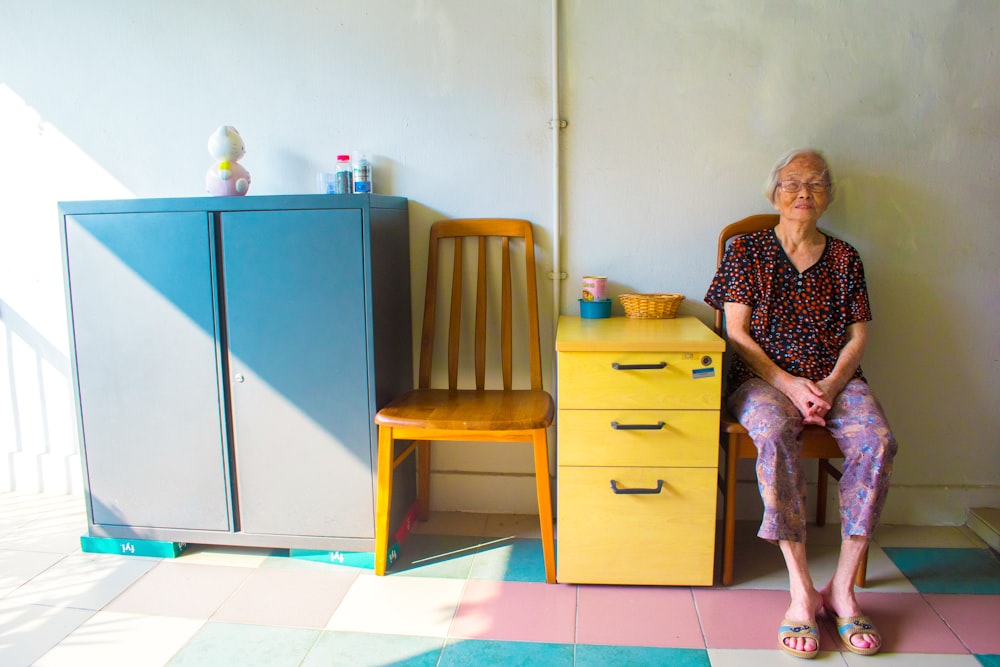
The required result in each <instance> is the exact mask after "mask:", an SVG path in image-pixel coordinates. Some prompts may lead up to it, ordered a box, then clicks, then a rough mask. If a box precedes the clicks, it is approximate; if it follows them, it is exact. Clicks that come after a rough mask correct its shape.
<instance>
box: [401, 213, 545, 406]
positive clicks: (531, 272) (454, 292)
mask: <svg viewBox="0 0 1000 667" xmlns="http://www.w3.org/2000/svg"><path fill="white" fill-rule="evenodd" d="M466 239H472V241H470V242H465V240H466ZM512 239H518V240H520V241H523V245H524V250H523V252H524V258H525V260H524V268H525V275H524V285H525V287H526V289H525V292H526V294H525V299H524V301H521V300H520V299H518V303H524V304H525V305H526V308H527V328H528V331H527V346H528V362H529V376H530V384H531V388H532V389H536V390H541V389H542V363H541V348H540V342H539V333H538V294H537V285H536V281H535V240H534V234H533V233H532V225H531V223H530V222H529V221H527V220H513V219H505V218H476V219H462V220H441V221H438V222H435V223H434V224H433V225H432V226H431V233H430V245H429V247H428V257H427V289H426V292H425V294H424V319H423V330H422V333H421V337H420V368H419V379H418V387H420V388H421V389H427V388H429V387H430V386H431V375H432V365H433V358H434V339H435V323H436V317H437V302H438V286H439V280H438V275H439V268H440V267H439V256H440V254H441V252H440V250H441V247H442V246H444V245H445V244H446V243H448V242H451V244H452V245H453V247H454V259H453V262H452V271H451V289H450V292H449V294H450V296H449V297H446V295H444V294H442V295H441V296H442V297H443V298H442V300H444V298H447V299H448V388H449V389H458V388H459V386H458V375H459V374H458V371H459V348H460V344H461V341H462V330H463V327H462V295H463V293H464V291H463V278H464V275H465V273H466V271H465V268H464V262H465V255H466V254H467V253H468V255H469V260H470V261H474V262H476V271H475V276H476V288H475V304H474V305H475V308H474V311H475V324H474V328H473V332H474V339H475V340H474V346H475V347H474V351H473V354H474V359H475V383H476V389H477V390H483V389H485V386H486V365H487V363H486V362H487V344H486V336H487V306H488V305H492V304H490V303H488V295H489V294H490V291H491V290H490V289H489V288H488V285H489V284H491V283H492V282H494V281H495V278H496V272H495V271H491V270H490V267H488V266H487V258H488V257H491V256H495V255H496V253H495V252H490V245H491V244H499V246H500V260H499V261H500V271H499V280H500V289H499V291H500V304H499V307H500V308H499V315H498V319H497V320H495V321H496V322H497V323H498V324H499V329H500V332H499V336H500V346H499V357H500V360H499V363H500V365H501V375H502V378H503V388H504V389H507V390H509V389H512V388H513V368H514V362H513V346H514V340H515V337H514V331H513V323H514V319H515V318H514V316H513V304H514V295H513V291H512V279H511V276H512V273H513V271H514V270H515V269H516V262H512V261H511V241H512ZM470 274H471V272H470Z"/></svg>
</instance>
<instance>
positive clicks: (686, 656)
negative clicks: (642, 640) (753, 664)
mask: <svg viewBox="0 0 1000 667" xmlns="http://www.w3.org/2000/svg"><path fill="white" fill-rule="evenodd" d="M711 664H712V663H711V661H710V660H709V658H708V651H705V650H704V649H694V648H656V647H651V646H592V645H589V644H578V645H577V647H576V667H605V666H606V665H628V667H663V665H670V667H711Z"/></svg>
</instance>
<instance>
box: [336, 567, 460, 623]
mask: <svg viewBox="0 0 1000 667" xmlns="http://www.w3.org/2000/svg"><path fill="white" fill-rule="evenodd" d="M464 588H465V581H464V580H461V579H431V578H421V577H398V576H396V577H393V576H389V577H376V576H374V575H362V576H359V577H358V578H357V580H356V581H355V582H354V585H353V586H351V589H350V590H349V591H348V592H347V595H345V596H344V600H343V601H342V602H341V603H340V606H339V607H337V610H336V611H335V612H333V616H332V617H331V618H330V622H329V623H328V624H327V626H326V629H327V630H343V631H349V632H378V633H382V634H396V635H420V636H425V637H445V636H447V634H448V628H449V627H450V626H451V621H452V619H453V618H454V616H455V611H456V610H457V609H458V603H459V601H460V600H461V597H462V591H463V590H464Z"/></svg>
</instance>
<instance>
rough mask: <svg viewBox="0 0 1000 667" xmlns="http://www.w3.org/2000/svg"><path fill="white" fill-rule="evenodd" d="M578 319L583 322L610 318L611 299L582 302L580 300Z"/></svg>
mask: <svg viewBox="0 0 1000 667" xmlns="http://www.w3.org/2000/svg"><path fill="white" fill-rule="evenodd" d="M579 301H580V317H582V318H583V319H585V320H599V319H602V318H605V317H611V299H599V300H595V301H584V300H583V299H580V300H579Z"/></svg>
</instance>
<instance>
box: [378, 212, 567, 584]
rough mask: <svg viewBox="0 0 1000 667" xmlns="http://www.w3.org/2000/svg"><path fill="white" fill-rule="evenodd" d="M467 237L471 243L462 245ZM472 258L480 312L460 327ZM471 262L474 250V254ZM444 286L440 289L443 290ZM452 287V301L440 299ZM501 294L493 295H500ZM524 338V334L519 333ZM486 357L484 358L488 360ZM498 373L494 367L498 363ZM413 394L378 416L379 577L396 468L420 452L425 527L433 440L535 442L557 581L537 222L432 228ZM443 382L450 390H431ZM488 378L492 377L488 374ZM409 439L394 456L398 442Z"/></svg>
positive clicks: (548, 566) (542, 512)
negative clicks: (468, 377) (524, 384)
mask: <svg viewBox="0 0 1000 667" xmlns="http://www.w3.org/2000/svg"><path fill="white" fill-rule="evenodd" d="M466 239H472V241H471V242H466V241H465V240H466ZM512 242H513V243H516V244H518V245H520V244H521V243H522V242H523V246H524V249H523V252H524V255H525V262H524V269H525V271H524V274H523V276H521V277H519V279H518V280H517V282H516V284H518V285H520V284H521V280H523V281H524V282H523V285H524V287H525V290H524V293H523V295H522V297H523V298H520V299H517V300H516V302H517V304H518V306H519V307H520V305H521V304H524V305H526V306H527V313H526V322H525V324H526V329H527V331H526V332H524V334H523V335H520V336H515V332H514V326H513V324H514V322H515V320H519V319H520V318H515V317H514V314H513V305H514V302H515V299H514V292H513V287H512V285H513V284H514V281H512V273H514V271H515V269H516V266H515V264H516V263H514V262H512V261H511V245H512ZM446 243H447V244H449V245H452V247H453V248H454V259H453V261H452V271H451V285H450V289H448V286H447V284H446V281H439V280H438V278H439V275H438V271H439V257H440V255H441V252H440V248H441V246H443V245H445V244H446ZM491 244H498V245H499V246H500V247H499V255H500V264H501V266H500V272H499V279H500V286H499V292H500V299H499V304H496V305H497V306H498V312H497V313H496V319H490V318H488V316H487V312H488V306H492V305H494V304H493V302H494V301H496V299H492V300H490V299H488V298H487V297H488V295H490V294H491V290H490V289H489V287H488V283H489V280H488V279H489V277H490V276H491V272H490V271H489V270H488V267H487V258H489V257H493V256H495V255H496V254H497V253H496V252H491V251H490V245H491ZM463 250H471V251H474V252H475V255H474V256H473V258H472V261H476V262H477V263H478V265H477V269H476V274H475V275H476V284H475V308H473V309H468V310H469V313H468V314H469V316H470V317H472V318H473V320H474V321H472V322H471V323H465V324H463V313H464V312H465V311H464V310H463V308H462V300H463V299H462V295H463V292H464V289H463V277H464V273H465V271H464V262H465V259H464V258H463V257H464V255H465V253H464V252H463ZM469 254H470V255H472V254H473V253H472V252H470V253H469ZM442 282H445V284H444V285H439V283H442ZM439 287H440V289H441V291H442V295H441V296H442V299H444V298H447V299H449V304H450V305H449V310H448V326H447V327H444V328H442V333H441V335H447V359H446V361H447V364H446V369H441V371H442V372H439V373H435V372H434V364H433V360H434V341H435V334H436V331H435V322H436V319H437V302H438V291H439ZM446 290H447V294H444V292H445V291H446ZM494 295H495V294H494ZM488 323H495V324H498V325H499V329H500V331H499V346H498V349H496V348H494V349H489V350H487V331H488ZM463 331H471V332H473V334H474V336H473V337H474V347H473V353H472V357H473V359H474V386H470V387H464V388H463V387H460V384H462V383H461V382H460V379H459V358H460V356H459V351H460V342H461V339H462V332H463ZM518 333H520V332H518ZM516 341H523V345H524V348H523V349H522V350H519V351H520V352H522V353H524V354H526V355H527V359H528V385H529V386H528V388H525V389H514V388H513V386H514V377H513V376H514V363H513V357H514V348H515V343H516ZM488 352H489V353H490V354H487V353H488ZM488 359H490V360H493V361H494V363H497V364H499V367H500V373H499V378H498V382H497V384H499V385H501V386H502V388H497V389H487V388H486V384H487V360H488ZM493 367H494V368H495V366H493ZM418 373H419V380H418V385H417V389H415V390H413V391H410V392H407V393H406V394H404V395H402V396H399V397H397V398H396V399H394V400H393V401H392V402H390V403H389V404H388V405H386V406H385V407H384V408H382V409H381V410H379V412H378V414H377V415H376V416H375V423H376V424H378V433H379V435H378V494H377V499H376V510H375V574H377V575H382V574H385V570H386V560H387V550H388V547H389V528H390V526H389V514H390V512H389V509H390V505H391V502H392V497H391V494H392V475H393V470H394V469H395V468H396V467H397V466H398V465H399V464H400V463H401V462H402V461H403V460H405V459H406V458H407V457H408V456H409V455H410V454H411V453H413V452H414V451H415V452H416V454H417V503H418V518H420V519H424V520H426V519H427V518H428V516H429V514H430V477H431V475H430V471H431V441H438V440H451V441H462V442H470V443H482V442H530V443H532V445H533V448H534V464H535V487H536V493H537V496H538V514H539V519H540V522H541V534H542V550H543V555H544V560H545V580H546V581H547V582H549V583H554V582H555V576H556V568H555V542H554V536H553V529H552V498H551V490H550V484H549V454H548V435H547V431H546V429H547V428H548V426H549V425H550V424H551V423H552V419H553V415H554V411H555V409H554V403H553V400H552V397H551V396H550V395H549V394H548V393H547V392H545V391H544V390H543V389H542V364H541V350H540V343H539V332H538V295H537V286H536V282H535V242H534V235H533V233H532V226H531V223H530V222H528V221H527V220H509V219H496V218H489V219H466V220H442V221H440V222H436V223H434V225H432V227H431V233H430V247H429V249H428V261H427V291H426V294H425V298H424V318H423V331H422V335H421V339H420V366H419V371H418ZM438 377H441V378H442V380H441V384H444V378H446V379H447V386H446V387H444V386H442V387H440V388H435V387H433V386H432V385H433V384H434V383H435V381H436V380H437V378H438ZM491 377H492V376H491ZM397 440H412V441H413V442H412V443H411V444H409V445H408V446H406V447H405V449H404V450H403V451H402V452H401V453H400V454H399V455H398V456H397V455H396V453H395V450H396V441H397Z"/></svg>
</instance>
